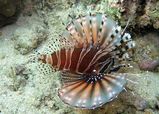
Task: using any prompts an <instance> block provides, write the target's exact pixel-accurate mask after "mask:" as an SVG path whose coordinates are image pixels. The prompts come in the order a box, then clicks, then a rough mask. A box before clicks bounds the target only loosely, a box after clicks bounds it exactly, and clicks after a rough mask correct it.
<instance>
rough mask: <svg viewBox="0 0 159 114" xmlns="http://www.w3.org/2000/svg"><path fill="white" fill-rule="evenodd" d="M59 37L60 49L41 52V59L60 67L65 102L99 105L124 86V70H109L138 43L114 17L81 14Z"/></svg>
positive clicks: (80, 104)
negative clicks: (116, 60)
mask: <svg viewBox="0 0 159 114" xmlns="http://www.w3.org/2000/svg"><path fill="white" fill-rule="evenodd" d="M58 41H59V42H60V45H59V46H61V49H59V50H56V51H53V52H52V53H51V54H48V55H47V54H46V55H42V57H41V58H40V60H41V61H42V62H43V63H47V64H50V65H51V66H53V67H54V68H56V69H58V70H60V71H61V76H62V81H63V87H62V89H60V91H59V96H60V98H61V99H62V100H63V101H64V102H65V103H67V104H70V105H71V106H76V107H80V108H96V107H99V106H100V105H102V104H104V103H106V102H109V101H110V100H111V99H112V98H114V97H115V95H117V94H119V93H120V92H121V91H122V90H123V86H124V84H125V79H124V78H123V77H122V74H120V75H115V76H114V75H112V74H110V71H111V68H112V67H113V65H114V59H116V58H120V57H121V58H122V57H123V56H124V54H125V53H126V54H128V53H129V51H130V50H132V49H133V48H134V46H135V45H134V42H133V41H132V40H131V37H130V35H129V34H128V33H125V34H124V35H123V34H121V31H120V27H119V26H118V25H117V24H116V23H115V22H114V21H113V20H111V19H109V18H107V17H106V16H105V15H103V14H96V15H87V16H83V17H79V18H77V19H75V20H73V21H72V22H71V23H70V24H69V25H68V26H67V27H66V31H65V32H64V34H63V36H62V37H61V38H60V39H59V40H58ZM52 46H54V47H56V44H52ZM58 48H59V47H58ZM50 49H52V48H50ZM85 93H87V95H85Z"/></svg>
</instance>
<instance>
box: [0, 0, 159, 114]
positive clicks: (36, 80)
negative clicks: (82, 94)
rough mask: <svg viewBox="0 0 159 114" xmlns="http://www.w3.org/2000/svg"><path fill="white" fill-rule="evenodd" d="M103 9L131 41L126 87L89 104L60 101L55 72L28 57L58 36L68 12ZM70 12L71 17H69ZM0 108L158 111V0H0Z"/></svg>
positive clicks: (61, 113)
mask: <svg viewBox="0 0 159 114" xmlns="http://www.w3.org/2000/svg"><path fill="white" fill-rule="evenodd" d="M90 12H91V13H103V14H106V15H107V16H109V17H110V18H112V19H113V20H115V21H116V22H118V24H119V25H120V26H121V27H122V28H123V29H124V27H125V26H126V24H127V23H128V20H129V23H128V27H127V28H126V32H128V33H130V34H131V36H132V39H133V40H134V41H135V42H136V48H135V51H134V54H133V58H132V61H130V62H129V63H130V64H131V65H132V68H121V69H120V70H119V71H118V72H121V73H122V72H124V73H126V74H127V75H128V77H127V78H128V79H130V81H128V82H127V84H126V90H125V91H123V92H121V93H120V94H119V95H118V97H117V98H116V99H114V100H113V101H111V102H109V103H106V104H105V105H103V106H102V107H99V108H97V109H94V110H87V109H77V108H73V107H71V106H69V105H67V104H65V103H63V102H62V101H61V99H60V98H59V97H58V89H59V88H60V87H61V81H60V80H61V79H60V76H59V75H60V73H59V72H54V73H51V74H48V75H44V74H42V73H40V72H39V71H37V69H36V66H37V65H36V64H33V63H30V62H29V60H28V58H29V56H30V55H31V54H33V53H34V52H35V50H42V49H43V47H44V46H46V45H47V43H48V42H49V41H50V40H51V39H56V38H59V35H60V34H62V33H63V31H64V30H65V27H66V25H67V24H68V22H70V21H71V18H76V17H78V16H79V15H88V14H89V13H90ZM70 17H71V18H70ZM0 27H1V28H0V114H159V67H158V66H159V1H158V0H0Z"/></svg>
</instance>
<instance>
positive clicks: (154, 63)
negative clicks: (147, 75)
mask: <svg viewBox="0 0 159 114" xmlns="http://www.w3.org/2000/svg"><path fill="white" fill-rule="evenodd" d="M158 66H159V60H142V61H141V62H140V63H139V67H140V69H141V70H147V71H153V70H155V69H156V68H157V67H158Z"/></svg>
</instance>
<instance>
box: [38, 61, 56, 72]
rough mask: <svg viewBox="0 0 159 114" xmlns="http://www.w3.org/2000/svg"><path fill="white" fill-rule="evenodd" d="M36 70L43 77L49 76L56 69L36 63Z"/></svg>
mask: <svg viewBox="0 0 159 114" xmlns="http://www.w3.org/2000/svg"><path fill="white" fill-rule="evenodd" d="M36 70H37V71H38V72H39V73H40V74H43V75H49V74H51V73H54V72H55V71H56V68H53V67H52V66H51V65H49V64H46V63H41V62H37V63H36Z"/></svg>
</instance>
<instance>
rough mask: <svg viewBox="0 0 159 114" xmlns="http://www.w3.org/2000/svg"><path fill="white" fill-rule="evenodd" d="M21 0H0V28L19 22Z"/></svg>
mask: <svg viewBox="0 0 159 114" xmlns="http://www.w3.org/2000/svg"><path fill="white" fill-rule="evenodd" d="M20 2H21V0H0V27H2V26H4V25H7V24H10V23H13V22H15V21H16V20H17V16H18V13H19V10H20V9H19V8H20Z"/></svg>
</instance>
